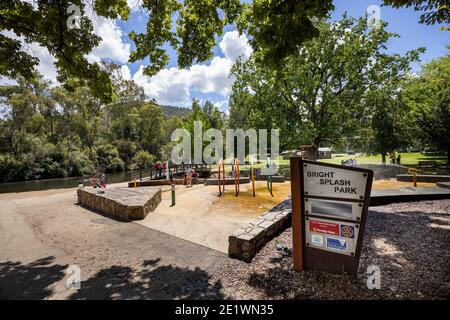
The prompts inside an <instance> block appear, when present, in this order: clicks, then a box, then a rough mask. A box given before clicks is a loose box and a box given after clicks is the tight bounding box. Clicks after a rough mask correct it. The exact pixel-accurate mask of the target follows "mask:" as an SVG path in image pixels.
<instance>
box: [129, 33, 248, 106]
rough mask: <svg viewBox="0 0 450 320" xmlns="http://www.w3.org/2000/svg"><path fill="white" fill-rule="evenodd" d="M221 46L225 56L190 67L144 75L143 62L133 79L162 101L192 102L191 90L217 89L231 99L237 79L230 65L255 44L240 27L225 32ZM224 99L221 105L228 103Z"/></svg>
mask: <svg viewBox="0 0 450 320" xmlns="http://www.w3.org/2000/svg"><path fill="white" fill-rule="evenodd" d="M219 47H220V49H221V51H222V53H223V55H224V57H218V56H216V57H214V58H213V59H212V60H211V62H210V63H209V64H196V65H193V66H192V67H191V68H190V69H178V68H175V67H173V68H169V69H163V70H161V71H160V72H158V73H157V74H156V75H155V76H153V77H151V78H150V77H147V76H145V75H143V66H141V67H140V68H139V70H138V71H137V72H136V73H135V74H134V76H133V80H134V81H135V82H136V83H137V84H138V85H140V86H142V87H144V90H145V93H146V94H147V96H148V97H149V98H151V99H156V101H157V102H158V103H160V104H171V105H179V106H189V105H190V103H191V92H192V91H197V92H201V93H205V94H208V93H215V94H219V95H221V96H222V97H223V98H226V100H227V99H228V96H229V93H230V89H231V85H232V84H233V82H234V79H232V78H230V69H231V67H232V66H233V64H234V62H235V61H236V59H237V58H238V57H240V56H242V58H243V59H248V57H249V56H250V54H251V47H250V45H249V44H248V41H247V38H246V37H245V36H239V34H238V32H237V31H231V32H227V33H225V35H224V37H223V39H222V41H221V42H220V44H219ZM223 101H225V100H221V101H220V103H221V105H220V106H221V108H223V106H224V105H225V104H224V103H223Z"/></svg>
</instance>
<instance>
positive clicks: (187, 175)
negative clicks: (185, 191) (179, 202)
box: [186, 169, 192, 188]
mask: <svg viewBox="0 0 450 320" xmlns="http://www.w3.org/2000/svg"><path fill="white" fill-rule="evenodd" d="M186 178H187V183H186V184H187V185H186V187H187V188H190V187H192V169H188V170H187V172H186Z"/></svg>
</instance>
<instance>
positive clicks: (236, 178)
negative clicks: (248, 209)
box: [207, 157, 274, 197]
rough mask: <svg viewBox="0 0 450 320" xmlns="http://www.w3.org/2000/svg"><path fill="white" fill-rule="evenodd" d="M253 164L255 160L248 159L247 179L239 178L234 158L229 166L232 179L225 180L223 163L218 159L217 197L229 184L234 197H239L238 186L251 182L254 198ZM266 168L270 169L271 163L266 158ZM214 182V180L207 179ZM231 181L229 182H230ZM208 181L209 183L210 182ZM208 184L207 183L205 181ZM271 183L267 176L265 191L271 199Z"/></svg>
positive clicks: (237, 165) (269, 176)
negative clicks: (248, 171) (232, 188)
mask: <svg viewBox="0 0 450 320" xmlns="http://www.w3.org/2000/svg"><path fill="white" fill-rule="evenodd" d="M255 163H256V160H255V159H254V158H253V157H250V176H249V177H248V178H247V177H241V176H240V170H239V160H238V159H237V158H236V159H234V160H233V162H232V164H231V174H232V178H226V172H225V162H224V160H223V159H220V161H219V170H218V176H217V185H218V187H219V196H222V195H223V194H224V193H225V185H226V184H231V183H229V182H234V190H235V195H236V197H237V196H238V195H239V192H240V185H241V184H244V183H249V182H251V186H252V195H253V197H256V187H255ZM266 166H267V168H272V166H273V163H272V160H271V159H270V158H267V164H266ZM209 180H212V181H214V182H216V181H215V179H209ZM230 180H231V181H230ZM212 181H210V182H212ZM207 182H208V181H207ZM272 185H273V181H272V175H268V176H267V190H268V191H269V193H270V195H271V196H272V197H273V196H274V195H273V187H272Z"/></svg>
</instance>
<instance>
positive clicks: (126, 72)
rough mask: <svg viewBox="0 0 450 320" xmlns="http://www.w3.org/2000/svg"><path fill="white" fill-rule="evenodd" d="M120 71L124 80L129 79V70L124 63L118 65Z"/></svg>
mask: <svg viewBox="0 0 450 320" xmlns="http://www.w3.org/2000/svg"><path fill="white" fill-rule="evenodd" d="M120 72H121V73H122V78H123V79H124V80H131V71H130V68H128V66H127V65H126V64H124V65H123V66H121V67H120Z"/></svg>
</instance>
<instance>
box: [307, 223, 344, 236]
mask: <svg viewBox="0 0 450 320" xmlns="http://www.w3.org/2000/svg"><path fill="white" fill-rule="evenodd" d="M309 231H312V232H320V233H325V234H332V235H335V236H338V235H339V225H338V224H337V223H330V222H325V221H317V220H311V221H310V222H309Z"/></svg>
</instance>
